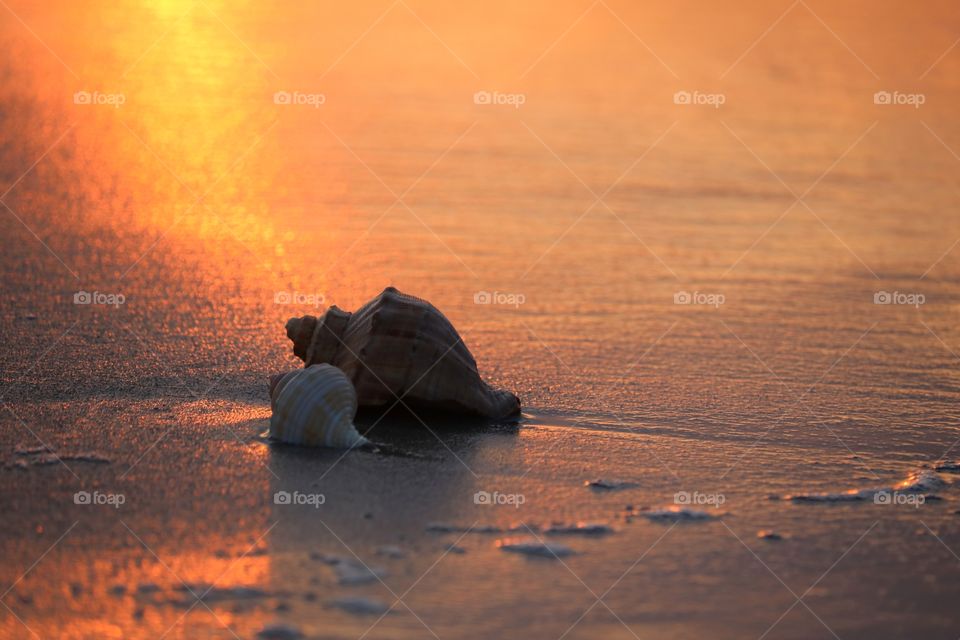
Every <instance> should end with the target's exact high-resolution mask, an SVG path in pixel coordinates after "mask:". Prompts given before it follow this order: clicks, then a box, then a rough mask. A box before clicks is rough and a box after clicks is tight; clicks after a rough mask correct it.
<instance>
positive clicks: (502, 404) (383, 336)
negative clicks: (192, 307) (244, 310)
mask: <svg viewBox="0 0 960 640" xmlns="http://www.w3.org/2000/svg"><path fill="white" fill-rule="evenodd" d="M286 330H287V337H288V338H290V340H292V341H293V352H294V354H295V355H296V356H297V357H298V358H300V359H301V360H303V362H304V366H305V367H308V368H309V367H311V366H313V365H316V364H323V363H327V364H332V365H334V366H336V367H338V368H340V369H341V370H342V371H343V372H344V373H345V374H346V375H347V377H348V378H349V379H350V381H351V382H353V385H354V387H355V388H356V390H357V398H358V402H359V404H360V406H364V407H367V406H371V407H375V406H383V405H386V406H390V405H393V404H394V403H398V404H399V402H403V403H404V404H406V405H411V406H420V407H426V408H431V409H440V410H445V411H454V412H459V413H468V414H474V415H480V416H485V417H489V418H495V419H499V418H506V417H509V416H512V415H515V414H517V413H519V412H520V400H519V399H518V398H517V396H515V395H514V394H512V393H510V392H509V391H505V390H501V389H495V388H493V387H491V386H489V385H488V384H487V383H486V382H485V381H484V380H483V379H482V378H481V377H480V373H479V371H478V370H477V363H476V360H474V358H473V355H472V354H471V353H470V350H469V349H467V346H466V345H465V344H464V343H463V340H462V338H461V337H460V335H459V334H458V333H457V330H456V329H455V328H454V327H453V325H452V324H451V323H450V321H449V320H448V319H447V318H446V316H444V315H443V313H441V312H440V311H439V310H438V309H437V308H436V307H434V306H433V305H432V304H430V303H429V302H427V301H426V300H422V299H420V298H416V297H414V296H409V295H406V294H403V293H401V292H399V291H397V290H396V289H394V288H393V287H387V288H386V289H384V290H383V292H382V293H381V294H380V295H378V296H377V297H376V298H374V299H373V300H371V301H369V302H367V303H366V304H365V305H363V306H362V307H360V308H359V309H357V310H356V311H355V312H353V313H351V312H348V311H343V310H342V309H339V308H338V307H335V306H333V307H330V308H329V309H328V310H327V311H326V312H325V313H324V314H323V315H322V316H321V317H319V318H317V317H315V316H303V317H302V318H291V319H290V320H289V321H287V325H286ZM398 400H399V402H398Z"/></svg>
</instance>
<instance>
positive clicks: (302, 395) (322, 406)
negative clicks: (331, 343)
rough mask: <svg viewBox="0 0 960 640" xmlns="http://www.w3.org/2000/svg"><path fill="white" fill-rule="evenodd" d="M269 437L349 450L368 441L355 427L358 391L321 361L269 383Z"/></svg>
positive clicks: (300, 443)
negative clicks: (270, 414) (271, 411)
mask: <svg viewBox="0 0 960 640" xmlns="http://www.w3.org/2000/svg"><path fill="white" fill-rule="evenodd" d="M270 404H271V407H272V408H273V415H272V416H270V436H271V437H273V438H275V439H277V440H280V441H281V442H287V443H290V444H299V445H305V446H308V447H335V448H340V449H349V448H352V447H358V446H360V445H363V444H367V442H368V440H367V439H366V438H364V437H363V436H362V435H360V433H359V432H358V431H357V428H356V427H355V426H353V419H354V416H355V415H356V413H357V394H356V391H355V390H354V388H353V385H352V384H351V383H350V380H349V379H347V376H346V375H344V373H343V372H342V371H340V369H337V368H336V367H334V366H332V365H329V364H319V365H316V366H313V367H307V368H306V369H298V370H296V371H291V372H289V373H285V374H283V375H282V376H280V377H278V378H275V379H274V380H272V381H271V384H270Z"/></svg>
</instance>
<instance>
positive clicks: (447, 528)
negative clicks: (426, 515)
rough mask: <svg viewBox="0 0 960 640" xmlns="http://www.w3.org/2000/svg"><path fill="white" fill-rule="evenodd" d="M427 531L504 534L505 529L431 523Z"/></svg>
mask: <svg viewBox="0 0 960 640" xmlns="http://www.w3.org/2000/svg"><path fill="white" fill-rule="evenodd" d="M427 531H429V532H431V533H468V532H469V533H503V529H501V528H500V527H498V526H495V525H492V524H484V525H479V526H476V527H464V526H463V525H459V524H447V523H445V522H431V523H430V524H428V525H427Z"/></svg>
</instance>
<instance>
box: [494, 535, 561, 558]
mask: <svg viewBox="0 0 960 640" xmlns="http://www.w3.org/2000/svg"><path fill="white" fill-rule="evenodd" d="M497 547H499V548H500V550H501V551H509V552H511V553H519V554H522V555H525V556H538V557H541V558H562V557H564V556H569V555H573V554H574V553H576V552H575V551H574V550H573V549H571V548H570V547H568V546H566V545H562V544H557V543H555V542H542V541H540V540H536V539H533V538H505V539H503V540H497Z"/></svg>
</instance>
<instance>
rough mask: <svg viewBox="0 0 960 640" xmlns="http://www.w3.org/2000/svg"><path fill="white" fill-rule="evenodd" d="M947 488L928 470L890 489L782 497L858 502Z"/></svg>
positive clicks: (785, 497) (796, 499)
mask: <svg viewBox="0 0 960 640" xmlns="http://www.w3.org/2000/svg"><path fill="white" fill-rule="evenodd" d="M946 486H948V483H947V482H945V481H944V480H943V478H941V477H940V476H939V475H937V473H936V472H934V471H931V470H929V469H921V470H919V471H915V472H914V473H911V474H910V475H909V476H907V477H906V478H905V479H904V480H901V481H900V482H898V483H897V484H895V485H893V486H890V487H871V488H867V489H848V490H846V491H840V492H836V493H833V492H825V493H798V494H793V495H787V496H784V499H786V500H792V501H794V502H859V501H862V500H872V499H873V498H874V496H876V495H877V494H880V493H897V492H899V493H927V492H933V491H939V490H940V489H943V488H944V487H946Z"/></svg>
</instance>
